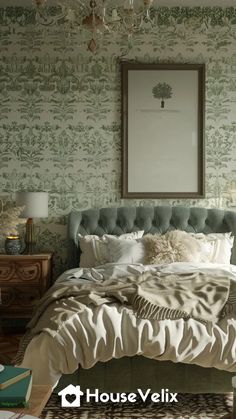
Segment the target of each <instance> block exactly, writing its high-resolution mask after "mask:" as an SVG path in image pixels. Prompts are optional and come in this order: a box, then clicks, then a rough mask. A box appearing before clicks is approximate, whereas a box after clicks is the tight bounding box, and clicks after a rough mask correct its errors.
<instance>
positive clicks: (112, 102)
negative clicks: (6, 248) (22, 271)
mask: <svg viewBox="0 0 236 419" xmlns="http://www.w3.org/2000/svg"><path fill="white" fill-rule="evenodd" d="M156 19H157V23H158V24H157V25H156V26H155V27H154V28H153V29H151V30H148V31H146V32H145V33H142V34H138V35H135V36H134V37H133V41H132V47H131V46H130V45H129V44H128V42H127V39H126V37H123V36H121V37H117V36H115V37H114V36H112V35H106V36H104V37H103V39H102V40H100V42H99V47H98V49H97V51H96V52H95V53H91V52H90V51H88V49H87V42H88V39H85V38H83V37H81V36H79V35H78V34H76V35H74V34H70V35H68V34H67V33H65V31H64V30H63V27H62V26H61V27H46V28H42V27H39V26H37V25H35V24H34V12H33V11H32V10H30V9H24V8H6V9H0V147H1V153H0V174H1V176H0V195H2V196H3V197H5V198H7V199H9V200H11V201H14V193H15V191H17V190H21V189H26V190H27V189H28V190H35V191H36V190H44V191H48V192H49V196H50V203H49V205H50V208H49V210H50V214H49V218H48V219H46V220H41V222H40V224H39V227H40V231H39V247H40V248H41V249H43V248H44V249H52V250H54V251H55V254H56V273H58V272H61V271H62V270H63V269H64V267H65V263H66V215H67V214H68V213H69V211H70V210H71V209H72V208H78V209H85V208H88V207H101V206H114V205H121V204H122V205H136V204H141V205H142V204H144V203H145V204H147V205H152V204H153V203H161V204H162V203H165V204H166V203H167V204H169V203H170V204H172V203H174V204H177V205H178V204H184V205H198V206H207V207H227V206H230V205H231V204H232V197H231V194H230V191H231V190H232V189H233V190H236V165H235V161H236V9H233V8H226V9H221V8H200V7H197V8H193V9H188V8H171V9H168V8H161V9H159V13H158V15H157V17H156ZM121 59H135V60H138V61H140V62H156V63H158V62H176V63H206V127H205V136H206V199H204V200H198V201H197V200H159V201H157V200H155V201H153V200H147V201H146V202H145V201H142V200H121V182H120V176H121V128H120V98H121V94H120V70H119V62H120V60H121Z"/></svg>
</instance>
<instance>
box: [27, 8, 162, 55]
mask: <svg viewBox="0 0 236 419" xmlns="http://www.w3.org/2000/svg"><path fill="white" fill-rule="evenodd" d="M153 1H154V0H124V1H122V2H119V1H118V2H117V1H116V2H115V1H114V0H113V1H112V0H96V1H95V0H91V1H88V0H56V4H57V6H58V8H56V9H57V11H58V13H56V14H54V13H52V14H50V13H49V7H47V6H48V5H47V0H33V3H34V5H35V7H36V22H37V23H38V24H41V25H55V24H57V25H60V24H64V25H65V29H66V30H67V31H68V33H72V32H75V31H77V32H82V31H83V32H84V31H85V32H88V33H89V34H90V35H89V37H90V39H89V42H88V49H89V50H90V51H91V52H94V51H95V50H96V48H97V40H98V38H99V37H100V36H102V35H104V34H105V33H108V34H109V33H110V34H112V33H117V34H120V35H127V37H128V39H129V40H130V39H131V37H132V35H133V34H134V33H136V32H141V31H146V30H148V29H151V28H152V27H153V25H154V18H153V13H152V10H153ZM114 3H116V4H114ZM121 4H122V5H121Z"/></svg>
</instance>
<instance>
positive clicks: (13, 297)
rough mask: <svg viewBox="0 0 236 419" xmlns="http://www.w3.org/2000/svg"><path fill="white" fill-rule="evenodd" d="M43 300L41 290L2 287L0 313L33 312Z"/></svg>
mask: <svg viewBox="0 0 236 419" xmlns="http://www.w3.org/2000/svg"><path fill="white" fill-rule="evenodd" d="M40 298H41V293H40V290H39V289H37V288H29V287H24V288H23V287H22V288H17V287H12V288H8V287H1V305H0V313H1V311H4V313H5V314H6V313H7V311H8V309H9V310H10V311H11V313H12V312H13V311H14V312H16V311H18V312H21V311H22V309H24V311H25V310H27V309H29V310H32V308H34V306H35V305H36V304H37V302H38V301H39V299H40Z"/></svg>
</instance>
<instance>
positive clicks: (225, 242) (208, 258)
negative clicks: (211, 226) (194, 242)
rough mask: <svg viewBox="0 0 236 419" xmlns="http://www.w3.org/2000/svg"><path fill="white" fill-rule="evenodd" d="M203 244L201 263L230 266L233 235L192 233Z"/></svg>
mask: <svg viewBox="0 0 236 419" xmlns="http://www.w3.org/2000/svg"><path fill="white" fill-rule="evenodd" d="M190 234H191V235H192V236H194V237H195V238H196V239H198V240H199V241H200V242H201V247H202V251H201V262H211V263H224V264H230V259H231V251H232V247H233V243H234V236H231V233H210V234H203V233H197V234H194V233H190Z"/></svg>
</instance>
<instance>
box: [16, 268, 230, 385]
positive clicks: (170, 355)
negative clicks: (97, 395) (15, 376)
mask: <svg viewBox="0 0 236 419" xmlns="http://www.w3.org/2000/svg"><path fill="white" fill-rule="evenodd" d="M155 268H156V267H154V266H153V265H152V266H143V265H141V264H136V265H132V266H130V265H119V266H117V265H113V264H107V265H103V266H102V267H99V268H97V269H76V270H75V269H73V270H70V271H66V272H65V273H64V274H63V275H62V276H61V277H59V278H58V282H60V281H64V280H65V279H67V280H68V281H71V283H74V282H76V281H87V280H89V281H96V280H99V281H100V280H101V275H102V277H103V278H107V277H111V276H113V278H115V277H117V276H118V277H119V276H125V275H127V274H128V275H130V274H131V273H133V274H135V273H137V274H140V273H142V272H144V271H147V270H152V269H155ZM158 269H160V270H161V271H162V272H165V273H173V272H174V273H183V272H186V273H187V272H195V271H196V270H197V271H201V272H204V273H206V272H211V273H212V272H213V273H214V275H216V276H217V275H219V274H221V275H222V272H223V273H224V274H225V275H226V276H227V277H228V279H229V281H232V283H233V284H234V287H236V267H235V266H234V265H230V266H228V265H227V266H226V265H218V264H217V265H216V264H193V263H172V264H167V265H162V266H159V267H158ZM82 276H83V278H87V279H83V278H82ZM133 355H143V356H145V357H148V358H154V359H157V360H169V361H173V362H184V363H188V364H197V365H200V366H203V367H215V368H218V369H222V370H226V371H232V372H236V318H235V315H233V314H232V315H231V316H228V317H227V318H224V319H221V320H219V321H218V322H217V323H210V322H209V323H207V324H203V323H201V322H198V321H196V320H194V319H189V320H184V319H178V320H161V321H160V320H149V319H140V318H137V317H136V316H135V315H134V313H133V311H132V309H131V308H129V307H124V306H121V305H119V304H118V303H113V304H103V305H101V306H98V307H95V306H89V307H88V306H85V307H84V311H83V312H82V313H79V314H76V315H73V316H72V317H71V318H70V319H69V320H68V321H67V322H65V323H64V324H63V327H61V329H60V330H59V331H58V333H57V334H56V336H55V337H54V338H52V337H51V336H49V335H48V334H47V333H46V332H43V333H40V334H39V335H38V336H36V337H34V338H33V339H32V341H31V342H30V344H29V345H28V347H27V349H26V352H25V355H24V359H23V362H22V364H21V366H23V367H27V368H32V369H33V378H34V383H35V384H51V385H52V386H55V384H56V383H57V381H58V379H59V378H60V376H61V374H71V373H73V372H74V371H75V370H76V369H77V368H78V364H79V365H81V366H82V367H83V368H90V367H92V366H93V365H94V364H95V363H96V362H98V361H108V360H109V359H111V358H120V357H123V356H133Z"/></svg>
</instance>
